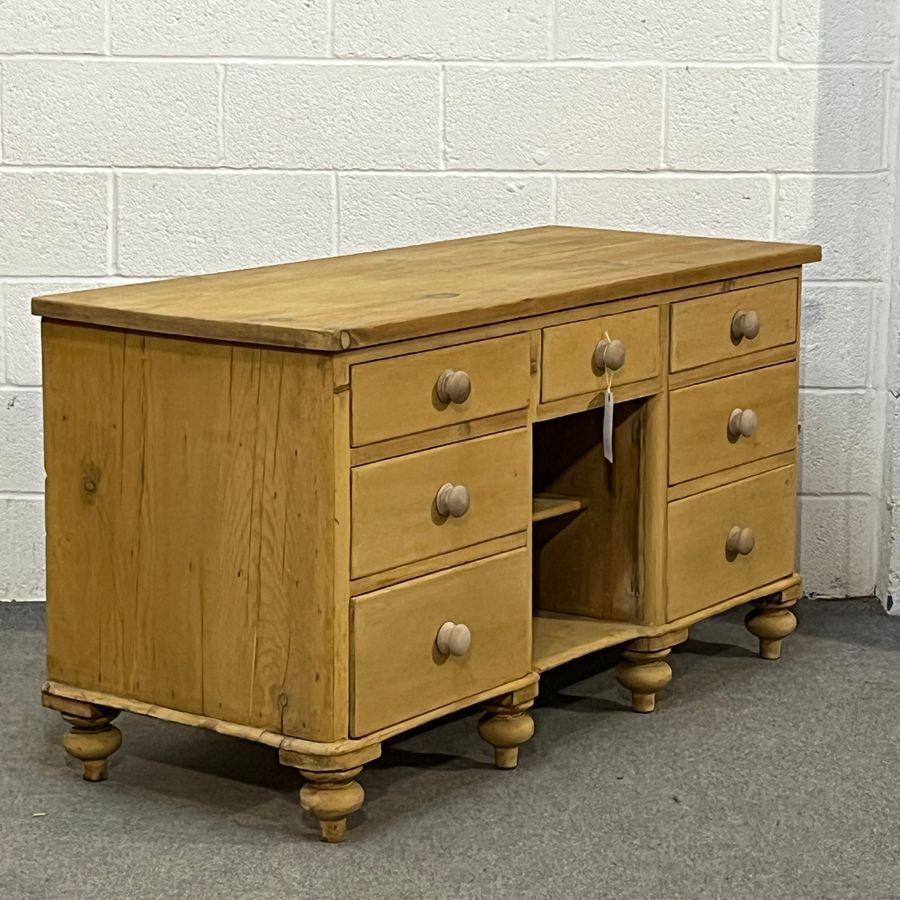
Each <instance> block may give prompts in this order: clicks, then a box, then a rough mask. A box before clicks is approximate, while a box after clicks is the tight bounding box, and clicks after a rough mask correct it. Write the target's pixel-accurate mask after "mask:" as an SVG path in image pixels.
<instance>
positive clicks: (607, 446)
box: [603, 386, 615, 462]
mask: <svg viewBox="0 0 900 900" xmlns="http://www.w3.org/2000/svg"><path fill="white" fill-rule="evenodd" d="M614 406H615V400H614V399H613V392H612V386H610V387H608V388H607V389H606V399H605V401H604V403H603V455H604V456H605V457H606V458H607V460H609V462H612V461H613V407H614Z"/></svg>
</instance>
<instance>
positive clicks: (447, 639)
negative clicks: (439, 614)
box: [434, 622, 472, 656]
mask: <svg viewBox="0 0 900 900" xmlns="http://www.w3.org/2000/svg"><path fill="white" fill-rule="evenodd" d="M434 642H435V644H437V648H438V652H439V653H443V654H444V655H445V656H446V655H448V654H449V655H450V656H465V655H466V653H468V652H469V646H470V645H471V643H472V632H471V631H469V627H468V626H467V625H457V624H456V623H455V622H444V624H443V625H441V627H440V628H439V629H438V633H437V637H436V638H435V641H434Z"/></svg>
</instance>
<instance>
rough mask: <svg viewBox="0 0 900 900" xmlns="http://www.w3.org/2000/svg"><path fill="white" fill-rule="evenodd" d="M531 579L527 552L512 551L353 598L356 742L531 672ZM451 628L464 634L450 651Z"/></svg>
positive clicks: (352, 722)
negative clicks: (446, 640) (445, 635)
mask: <svg viewBox="0 0 900 900" xmlns="http://www.w3.org/2000/svg"><path fill="white" fill-rule="evenodd" d="M529 571H530V567H529V562H528V551H527V550H525V549H522V550H514V551H512V552H511V553H505V554H502V555H501V556H494V557H490V558H488V559H482V560H479V561H478V562H474V563H469V564H468V565H464V566H458V567H457V568H455V569H450V570H448V571H446V572H438V573H436V574H434V575H426V576H424V577H423V578H416V579H415V580H413V581H407V582H405V583H404V584H398V585H394V586H393V587H389V588H385V589H384V590H380V591H374V592H373V593H371V594H364V595H362V596H360V597H354V598H353V600H352V601H351V617H352V620H351V627H352V671H351V696H352V701H351V732H352V735H353V736H354V737H359V736H361V735H364V734H370V733H371V732H373V731H376V730H377V729H379V728H384V727H385V726H388V725H393V724H394V723H396V722H402V721H404V720H405V719H410V718H412V717H413V716H416V715H420V714H421V713H425V712H428V711H429V710H432V709H437V708H438V707H440V706H445V705H447V704H448V703H453V702H455V701H456V700H461V699H463V698H464V697H471V696H472V695H473V694H478V693H481V692H482V691H488V690H490V689H491V688H493V687H496V686H498V685H501V684H505V683H506V682H509V681H513V680H515V679H516V678H519V677H521V676H523V675H525V674H527V673H528V672H529V671H530V669H531V597H530V592H529ZM445 623H446V625H448V626H462V629H459V628H457V634H456V635H455V638H454V640H453V642H452V644H451V646H450V648H449V649H448V648H447V646H444V647H443V648H442V647H441V646H440V645H439V642H438V633H439V632H440V630H441V626H443V625H445ZM448 630H449V629H448ZM460 631H462V634H460V633H459V632H460ZM442 649H443V650H444V652H442Z"/></svg>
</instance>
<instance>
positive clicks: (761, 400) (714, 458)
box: [669, 362, 798, 484]
mask: <svg viewBox="0 0 900 900" xmlns="http://www.w3.org/2000/svg"><path fill="white" fill-rule="evenodd" d="M797 390H798V387H797V363H795V362H792V363H784V364H783V365H779V366H771V367H770V368H767V369H758V370H756V371H755V372H746V373H744V374H742V375H732V376H731V377H729V378H718V379H716V380H715V381H707V382H705V383H703V384H696V385H693V386H692V387H687V388H681V389H680V390H677V391H672V393H671V395H670V398H669V484H678V483H679V482H682V481H687V480H688V479H689V478H697V477H699V476H700V475H708V474H709V473H711V472H718V471H721V470H722V469H729V468H731V467H732V466H740V465H743V464H744V463H748V462H753V461H754V460H756V459H762V458H763V457H765V456H772V455H773V454H775V453H783V452H785V451H787V450H793V449H794V446H795V445H796V443H797Z"/></svg>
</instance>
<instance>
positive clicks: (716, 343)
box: [671, 278, 800, 372]
mask: <svg viewBox="0 0 900 900" xmlns="http://www.w3.org/2000/svg"><path fill="white" fill-rule="evenodd" d="M799 288H800V282H799V281H797V279H795V278H792V279H790V280H788V281H778V282H775V283H774V284H762V285H759V286H758V287H752V288H744V289H743V290H740V291H729V292H728V293H727V294H715V295H714V296H712V297H699V298H698V299H696V300H685V301H683V302H681V303H675V304H673V306H672V338H671V344H672V354H671V368H672V371H673V372H680V371H681V370H682V369H692V368H694V367H695V366H703V365H706V363H711V362H718V361H719V360H723V359H733V358H734V357H738V356H746V355H747V354H748V353H756V352H757V351H759V350H767V349H769V348H770V347H779V346H781V345H782V344H792V343H794V341H795V340H796V339H797V291H798V290H799ZM741 313H743V314H745V315H744V317H743V319H741V318H738V319H736V317H737V316H739V314H741ZM747 314H749V315H747ZM754 316H755V324H756V326H757V328H754V327H753V324H752V322H753V317H754ZM732 326H734V331H732ZM754 332H755V337H750V336H749V335H750V334H753V333H754Z"/></svg>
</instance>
